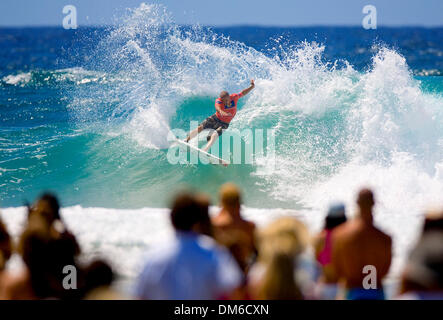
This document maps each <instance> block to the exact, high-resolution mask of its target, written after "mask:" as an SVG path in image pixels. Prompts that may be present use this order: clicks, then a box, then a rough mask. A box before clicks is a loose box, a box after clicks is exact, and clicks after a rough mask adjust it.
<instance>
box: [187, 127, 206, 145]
mask: <svg viewBox="0 0 443 320" xmlns="http://www.w3.org/2000/svg"><path fill="white" fill-rule="evenodd" d="M202 130H203V126H198V127H197V128H195V129H194V130H192V131H191V132H189V135H188V137H187V138H186V139H185V142H189V140H191V139H192V138H194V137H195V136H196V135H197V134H199V133H200V132H201V131H202Z"/></svg>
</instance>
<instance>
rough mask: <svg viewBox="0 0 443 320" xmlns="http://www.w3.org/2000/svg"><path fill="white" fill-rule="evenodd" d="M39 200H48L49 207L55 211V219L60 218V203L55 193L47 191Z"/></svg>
mask: <svg viewBox="0 0 443 320" xmlns="http://www.w3.org/2000/svg"><path fill="white" fill-rule="evenodd" d="M39 200H40V201H46V202H47V203H48V204H49V207H50V208H51V210H52V212H53V213H54V220H57V219H60V203H59V202H58V199H57V197H56V196H55V195H54V194H52V193H50V192H45V193H44V194H43V195H42V196H41V197H40V199H39Z"/></svg>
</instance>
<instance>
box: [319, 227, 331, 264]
mask: <svg viewBox="0 0 443 320" xmlns="http://www.w3.org/2000/svg"><path fill="white" fill-rule="evenodd" d="M331 256H332V230H326V237H325V246H324V247H323V250H322V251H320V253H319V254H318V257H317V260H318V262H320V264H321V265H322V266H325V265H327V264H330V263H331V260H332V258H331Z"/></svg>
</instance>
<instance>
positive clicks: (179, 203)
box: [171, 193, 208, 231]
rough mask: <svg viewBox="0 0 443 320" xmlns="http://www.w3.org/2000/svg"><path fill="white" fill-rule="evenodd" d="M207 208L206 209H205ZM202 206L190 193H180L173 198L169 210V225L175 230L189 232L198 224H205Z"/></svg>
mask: <svg viewBox="0 0 443 320" xmlns="http://www.w3.org/2000/svg"><path fill="white" fill-rule="evenodd" d="M206 208H207V207H206ZM207 219H208V212H207V209H206V214H205V210H204V206H203V205H202V203H200V202H199V201H198V200H197V199H196V197H195V196H194V195H192V194H190V193H181V194H179V195H177V196H176V197H175V198H174V201H173V203H172V209H171V223H172V225H173V226H174V228H175V229H176V230H181V231H190V230H191V229H192V227H193V226H194V225H195V224H197V223H200V222H203V223H206V222H207Z"/></svg>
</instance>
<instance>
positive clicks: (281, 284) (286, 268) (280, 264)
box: [257, 217, 309, 300]
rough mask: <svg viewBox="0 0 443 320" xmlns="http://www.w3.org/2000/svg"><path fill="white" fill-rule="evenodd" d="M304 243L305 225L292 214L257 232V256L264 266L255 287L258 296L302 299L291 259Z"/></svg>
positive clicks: (306, 239)
mask: <svg viewBox="0 0 443 320" xmlns="http://www.w3.org/2000/svg"><path fill="white" fill-rule="evenodd" d="M308 242H309V235H308V231H307V229H306V227H305V225H304V224H303V223H302V222H300V221H299V220H297V219H295V218H293V217H283V218H279V219H277V220H275V221H274V222H272V223H271V224H269V225H268V226H267V227H266V228H265V229H263V230H262V231H260V232H259V234H258V244H259V259H260V261H261V263H263V264H264V266H265V268H266V271H265V274H264V277H263V278H262V279H261V281H260V284H259V286H258V288H257V295H258V297H259V298H260V299H270V300H274V299H302V298H303V297H302V294H301V292H300V289H299V288H298V286H297V283H296V280H295V275H294V273H295V259H296V257H297V256H298V255H299V254H300V253H301V252H303V251H304V250H305V248H306V246H307V245H308Z"/></svg>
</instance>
